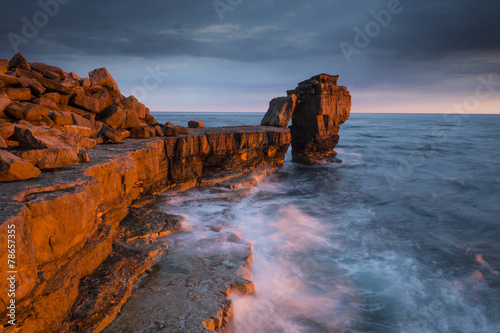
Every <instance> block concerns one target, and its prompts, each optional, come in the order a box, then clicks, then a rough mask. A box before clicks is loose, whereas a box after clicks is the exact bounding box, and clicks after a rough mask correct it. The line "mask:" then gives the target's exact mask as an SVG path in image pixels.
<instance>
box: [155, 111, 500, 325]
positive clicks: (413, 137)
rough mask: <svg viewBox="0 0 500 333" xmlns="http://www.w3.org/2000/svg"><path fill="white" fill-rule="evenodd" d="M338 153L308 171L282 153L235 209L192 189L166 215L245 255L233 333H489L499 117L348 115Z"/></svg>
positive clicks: (229, 118)
mask: <svg viewBox="0 0 500 333" xmlns="http://www.w3.org/2000/svg"><path fill="white" fill-rule="evenodd" d="M154 115H155V117H156V118H157V119H159V121H161V122H165V121H171V122H173V123H174V124H176V125H185V123H186V124H187V121H188V120H191V119H199V120H202V121H205V123H206V124H207V126H228V125H243V124H245V125H258V124H259V123H260V119H261V118H262V116H263V114H251V113H247V114H238V113H216V114H206V113H198V114H191V113H189V114H186V113H184V114H182V113H168V114H160V115H159V114H154ZM336 151H337V152H338V157H339V158H341V159H342V160H343V163H342V164H323V165H320V166H301V165H297V164H294V163H292V162H291V157H290V153H288V154H287V158H286V162H285V164H284V166H283V167H282V168H280V170H279V171H278V172H277V173H276V174H274V175H271V176H269V177H267V178H266V179H265V180H264V181H263V182H261V183H260V184H259V185H257V186H256V187H254V188H252V189H251V191H250V193H249V194H248V195H246V196H244V197H242V198H240V199H238V200H220V192H216V191H213V190H212V189H193V190H190V191H186V192H184V193H182V194H179V196H178V197H177V198H174V199H173V201H172V202H171V205H170V206H169V207H168V206H167V207H165V209H166V211H170V212H173V213H179V214H182V215H184V216H185V217H186V221H187V223H188V224H189V225H190V226H191V228H186V229H185V231H184V232H183V235H182V237H183V238H184V239H190V240H191V241H193V240H196V239H198V238H206V237H212V236H214V235H216V234H220V233H221V230H223V232H226V233H231V234H237V235H238V237H239V238H241V239H243V240H245V241H248V242H249V243H251V244H252V247H253V252H254V255H253V260H252V273H253V281H254V283H255V287H256V294H255V295H254V296H237V295H233V296H232V297H231V298H232V299H233V302H234V318H233V324H232V327H231V329H232V331H233V332H237V333H239V332H244V333H246V332H350V333H351V332H352V333H353V332H377V333H378V332H380V333H391V332H401V333H403V332H404V333H406V332H415V333H417V332H418V333H420V332H457V333H458V332H464V333H465V332H467V333H479V332H481V333H498V332H500V273H499V272H500V116H496V115H470V116H464V115H447V116H444V115H414V114H352V115H351V118H350V119H349V120H348V121H347V122H346V123H345V124H344V125H342V126H341V130H340V143H339V145H338V146H337V148H336ZM218 196H219V197H218ZM207 221H211V223H214V221H219V222H217V223H219V224H221V225H223V226H224V227H223V228H219V229H216V230H214V229H213V228H208V227H204V226H206V225H207V223H208V222H207ZM193 226H195V227H193ZM210 235H211V236H210ZM221 239H222V243H221V246H224V244H225V243H224V242H227V243H226V244H230V237H226V238H224V237H222V238H221Z"/></svg>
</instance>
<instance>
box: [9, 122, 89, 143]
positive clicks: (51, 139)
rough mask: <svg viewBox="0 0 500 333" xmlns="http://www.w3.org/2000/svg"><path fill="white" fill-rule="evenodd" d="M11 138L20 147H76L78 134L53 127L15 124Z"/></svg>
mask: <svg viewBox="0 0 500 333" xmlns="http://www.w3.org/2000/svg"><path fill="white" fill-rule="evenodd" d="M13 138H14V140H15V141H17V142H19V147H20V148H22V149H44V148H73V149H77V148H78V143H79V139H80V135H78V134H75V133H70V132H66V131H61V130H58V129H55V128H47V127H35V126H29V125H19V124H16V125H15V128H14V135H13Z"/></svg>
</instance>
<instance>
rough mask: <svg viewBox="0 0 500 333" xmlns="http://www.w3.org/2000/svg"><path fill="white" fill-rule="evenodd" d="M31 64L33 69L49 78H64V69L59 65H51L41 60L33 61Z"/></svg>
mask: <svg viewBox="0 0 500 333" xmlns="http://www.w3.org/2000/svg"><path fill="white" fill-rule="evenodd" d="M30 66H31V69H34V70H35V71H37V72H38V73H40V74H43V75H44V76H46V77H48V78H49V79H54V80H61V79H63V78H64V71H63V70H62V69H61V68H59V67H56V66H50V65H47V64H44V63H41V62H32V63H30Z"/></svg>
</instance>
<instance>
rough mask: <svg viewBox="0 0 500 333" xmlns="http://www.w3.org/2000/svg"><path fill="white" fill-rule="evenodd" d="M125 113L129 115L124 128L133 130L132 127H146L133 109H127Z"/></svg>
mask: <svg viewBox="0 0 500 333" xmlns="http://www.w3.org/2000/svg"><path fill="white" fill-rule="evenodd" d="M125 113H126V114H127V116H126V120H125V124H124V125H123V127H124V128H132V127H144V126H146V124H145V123H143V122H142V121H140V120H139V116H137V113H136V112H135V110H132V109H125Z"/></svg>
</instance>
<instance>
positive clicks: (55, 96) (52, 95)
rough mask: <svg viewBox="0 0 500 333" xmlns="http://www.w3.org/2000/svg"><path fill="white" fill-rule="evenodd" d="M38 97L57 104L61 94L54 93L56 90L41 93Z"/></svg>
mask: <svg viewBox="0 0 500 333" xmlns="http://www.w3.org/2000/svg"><path fill="white" fill-rule="evenodd" d="M40 97H41V98H46V99H48V100H51V101H52V102H54V103H55V104H56V105H57V104H59V103H60V98H61V95H60V94H59V93H56V92H51V93H46V94H43V95H41V96H40ZM63 104H64V103H63Z"/></svg>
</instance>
